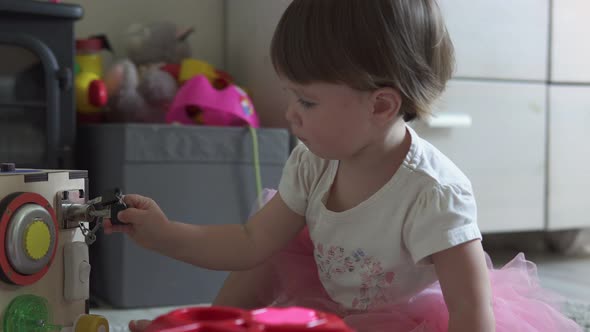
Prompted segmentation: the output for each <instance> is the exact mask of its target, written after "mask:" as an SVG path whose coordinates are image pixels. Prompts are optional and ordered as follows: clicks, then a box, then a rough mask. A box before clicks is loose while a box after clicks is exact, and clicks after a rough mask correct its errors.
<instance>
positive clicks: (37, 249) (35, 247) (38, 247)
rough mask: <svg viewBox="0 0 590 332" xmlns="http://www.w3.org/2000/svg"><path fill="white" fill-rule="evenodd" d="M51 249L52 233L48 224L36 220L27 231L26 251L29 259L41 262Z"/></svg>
mask: <svg viewBox="0 0 590 332" xmlns="http://www.w3.org/2000/svg"><path fill="white" fill-rule="evenodd" d="M50 247H51V233H50V231H49V227H48V226H47V224H46V223H44V222H43V221H41V220H36V221H34V222H33V223H31V224H30V225H29V226H28V227H27V229H26V231H25V250H26V252H27V255H28V256H29V258H31V259H33V260H40V259H41V258H43V257H45V255H47V253H48V252H49V249H50Z"/></svg>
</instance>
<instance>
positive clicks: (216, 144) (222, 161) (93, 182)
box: [77, 124, 290, 308]
mask: <svg viewBox="0 0 590 332" xmlns="http://www.w3.org/2000/svg"><path fill="white" fill-rule="evenodd" d="M257 133H258V140H259V148H260V163H261V175H262V183H263V187H272V188H276V187H277V186H278V182H279V180H280V176H281V173H282V169H283V166H284V163H285V161H286V160H287V158H288V155H289V151H290V149H289V134H288V132H287V131H286V130H283V129H259V130H258V131H257ZM78 135H79V136H78V153H77V155H78V156H79V158H80V159H79V166H80V167H82V168H83V169H87V170H88V172H89V181H90V184H89V187H90V197H95V196H98V195H100V194H101V193H102V192H104V191H105V190H108V189H111V188H115V187H119V188H121V189H122V190H123V192H124V193H137V194H141V195H145V196H149V197H151V198H153V199H154V200H155V201H156V202H157V203H158V204H159V205H160V206H161V208H162V209H163V211H164V212H165V213H166V215H167V216H168V217H169V218H170V219H171V220H178V221H183V222H187V223H194V224H231V223H242V222H244V221H245V220H246V219H247V217H248V215H249V214H250V212H251V209H252V208H253V206H254V203H255V201H256V184H255V183H256V182H255V173H254V164H253V149H252V147H253V146H252V137H251V135H250V132H249V130H248V129H246V128H219V127H201V126H173V125H145V124H108V125H87V126H82V127H80V128H79V131H78ZM236 254H238V253H236ZM91 265H92V274H91V292H92V296H93V297H95V298H97V299H99V300H102V301H106V302H107V303H109V304H110V305H112V306H115V307H120V308H131V307H153V306H168V305H186V304H196V303H210V302H211V301H212V300H213V299H214V297H215V295H216V294H217V292H218V290H219V289H220V287H221V285H222V283H223V281H224V279H225V277H226V276H227V273H226V272H219V271H208V270H204V269H201V268H197V267H194V266H191V265H188V264H185V263H181V262H178V261H175V260H173V259H171V258H168V257H165V256H162V255H160V254H157V253H154V252H150V251H147V250H144V249H142V248H141V247H139V246H137V245H136V244H135V243H134V242H133V241H132V240H131V239H129V238H127V237H126V236H124V235H122V234H114V235H111V236H105V235H103V234H102V232H100V233H99V236H98V239H97V241H96V242H95V243H94V244H93V245H92V246H91Z"/></svg>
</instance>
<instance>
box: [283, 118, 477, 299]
mask: <svg viewBox="0 0 590 332" xmlns="http://www.w3.org/2000/svg"><path fill="white" fill-rule="evenodd" d="M407 128H408V131H409V132H410V134H411V138H412V143H411V146H410V150H409V152H408V154H407V156H406V158H405V160H404V162H403V164H402V165H401V167H400V168H399V169H398V170H397V171H396V173H395V174H394V175H393V177H392V178H391V179H390V180H389V181H388V182H387V183H386V184H385V185H384V186H383V187H382V188H381V189H380V190H379V191H377V192H376V193H375V194H374V195H372V196H371V197H370V198H368V199H367V200H365V201H364V202H362V203H360V204H359V205H357V206H356V207H354V208H352V209H350V210H347V211H344V212H338V213H337V212H333V211H330V210H328V209H327V208H326V206H325V203H326V200H327V195H328V193H329V190H330V187H331V185H332V182H333V180H334V177H335V175H336V170H337V168H338V161H335V160H324V159H321V158H319V157H317V156H316V155H314V154H313V153H312V152H310V151H309V150H308V149H307V148H306V147H305V146H304V145H302V144H300V145H298V146H297V147H296V148H295V149H294V151H293V152H292V154H291V156H290V157H289V160H288V161H287V164H286V166H285V169H284V171H283V176H282V179H281V182H280V184H279V194H280V195H281V197H282V199H283V200H284V201H285V203H286V204H287V206H289V207H290V208H291V209H292V210H293V211H294V212H296V213H298V214H300V215H304V216H305V217H306V220H307V226H308V228H309V232H310V236H311V239H312V241H313V244H314V257H315V260H316V263H317V266H318V273H319V276H320V280H321V282H322V284H323V285H324V287H325V289H326V291H327V292H328V294H329V295H330V296H331V298H332V299H333V300H334V301H335V302H337V303H339V304H340V305H342V306H343V307H345V308H347V309H358V310H366V309H371V308H377V307H380V306H382V305H387V304H394V303H400V302H404V301H408V300H409V299H410V298H411V297H412V296H413V295H415V294H417V293H418V292H420V291H422V290H423V289H425V288H426V287H427V286H429V285H430V284H432V283H433V282H435V281H436V280H437V277H436V273H435V270H434V266H433V265H432V263H431V259H430V256H431V255H432V254H433V253H436V252H438V251H442V250H444V249H448V248H450V247H453V246H456V245H458V244H461V243H464V242H467V241H470V240H473V239H481V233H480V231H479V228H478V226H477V211H476V203H475V199H474V196H473V191H472V188H471V183H470V182H469V180H468V179H467V177H466V176H465V175H464V174H463V173H462V172H461V171H460V170H459V169H458V168H457V166H455V164H453V162H451V161H450V160H449V159H448V158H447V157H445V156H444V155H443V154H442V153H441V152H440V151H438V150H437V149H436V148H435V147H434V146H432V145H431V144H430V143H428V142H426V141H425V140H423V139H421V138H420V137H418V135H417V134H416V133H415V132H414V131H413V130H412V129H411V128H410V127H407Z"/></svg>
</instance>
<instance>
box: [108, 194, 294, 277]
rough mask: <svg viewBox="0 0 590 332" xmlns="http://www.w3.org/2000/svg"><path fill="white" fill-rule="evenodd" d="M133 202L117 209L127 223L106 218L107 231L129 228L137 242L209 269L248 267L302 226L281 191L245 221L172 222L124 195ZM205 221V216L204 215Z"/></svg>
mask: <svg viewBox="0 0 590 332" xmlns="http://www.w3.org/2000/svg"><path fill="white" fill-rule="evenodd" d="M125 202H126V203H127V204H128V205H129V206H131V208H128V209H126V210H123V211H121V212H119V215H118V217H119V219H120V220H121V221H122V222H123V223H125V224H127V225H126V226H112V225H111V224H110V223H105V231H106V232H107V233H110V232H113V231H121V232H125V233H127V234H128V235H129V236H130V237H131V238H132V239H133V240H135V241H136V242H137V243H138V244H140V245H141V246H143V247H145V248H148V249H151V250H154V251H157V252H159V253H161V254H163V255H166V256H169V257H171V258H174V259H177V260H180V261H183V262H185V263H189V264H192V265H196V266H199V267H203V268H206V269H210V270H225V271H236V270H248V269H251V268H254V267H255V266H257V265H259V264H261V263H263V262H264V261H265V260H266V259H267V258H269V257H270V256H271V255H272V254H274V253H275V252H277V251H279V250H280V249H281V248H282V247H284V246H285V245H287V244H288V242H289V241H290V240H292V239H293V238H295V236H296V235H297V234H298V233H299V232H300V231H301V230H302V229H303V227H304V226H305V217H303V216H300V215H298V214H297V213H295V212H293V211H292V210H291V209H290V208H289V207H288V206H287V205H286V204H285V203H284V202H283V199H282V198H281V196H280V195H279V194H277V195H275V196H274V197H273V198H272V199H271V200H270V201H269V202H268V203H266V204H265V205H264V207H262V209H261V210H260V211H258V213H256V214H255V215H253V216H252V217H251V218H250V219H249V220H248V222H247V223H246V224H245V225H241V224H236V225H215V226H207V225H193V224H186V223H180V222H170V221H168V219H167V218H166V216H165V215H164V213H163V212H162V211H161V209H160V208H159V207H158V205H157V204H156V203H155V202H154V201H153V200H151V199H149V198H147V197H142V196H139V195H126V196H125ZM203 222H204V223H206V222H207V221H206V220H204V221H203Z"/></svg>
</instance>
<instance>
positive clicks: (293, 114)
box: [282, 80, 374, 160]
mask: <svg viewBox="0 0 590 332" xmlns="http://www.w3.org/2000/svg"><path fill="white" fill-rule="evenodd" d="M282 83H283V86H284V89H285V90H286V91H287V93H288V95H289V103H288V106H287V113H286V118H287V121H288V122H289V124H290V127H291V131H292V133H293V134H294V135H295V136H297V137H298V138H299V139H300V140H301V141H302V142H303V143H304V144H305V145H306V146H307V147H308V148H309V149H310V150H311V151H312V152H313V153H314V154H316V155H317V156H319V157H321V158H324V159H331V160H343V159H347V158H350V157H352V156H354V155H355V154H356V153H357V152H358V151H360V150H361V149H362V148H363V147H365V146H366V145H367V144H368V143H369V141H370V139H371V137H372V134H374V128H373V126H372V121H371V115H372V109H373V108H372V107H373V104H372V103H371V93H370V92H360V91H357V90H354V89H352V88H350V87H348V86H346V85H339V84H329V83H312V84H306V85H298V84H294V83H292V82H289V81H287V80H282Z"/></svg>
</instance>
